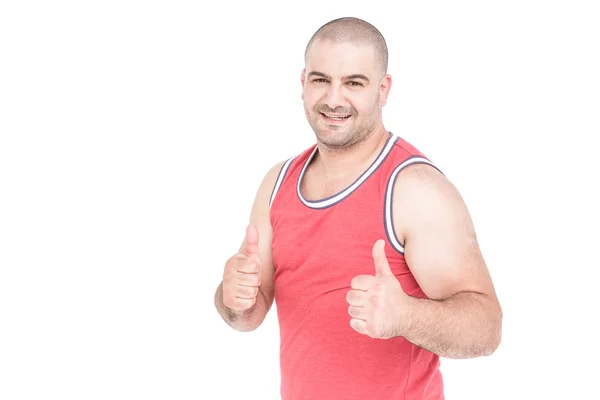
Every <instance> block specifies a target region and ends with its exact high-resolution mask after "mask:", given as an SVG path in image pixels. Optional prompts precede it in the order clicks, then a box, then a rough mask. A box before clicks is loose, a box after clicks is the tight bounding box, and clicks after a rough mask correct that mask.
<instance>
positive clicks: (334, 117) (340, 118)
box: [324, 114, 349, 120]
mask: <svg viewBox="0 0 600 400" xmlns="http://www.w3.org/2000/svg"><path fill="white" fill-rule="evenodd" d="M324 115H325V116H326V117H327V118H331V119H339V120H342V119H346V118H348V117H349V115H346V116H345V117H336V116H333V115H327V114H324Z"/></svg>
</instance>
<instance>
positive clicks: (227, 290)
mask: <svg viewBox="0 0 600 400" xmlns="http://www.w3.org/2000/svg"><path fill="white" fill-rule="evenodd" d="M259 286H260V259H259V257H258V231H257V230H256V227H254V226H253V225H250V226H248V228H246V238H245V240H244V246H243V248H242V249H241V250H240V251H239V252H238V253H237V254H235V255H234V256H233V257H231V258H230V259H229V260H227V262H226V263H225V270H224V272H223V304H224V305H225V306H227V307H229V308H230V309H232V310H235V311H245V310H248V309H249V308H251V307H252V306H254V304H255V303H256V296H257V295H258V288H259Z"/></svg>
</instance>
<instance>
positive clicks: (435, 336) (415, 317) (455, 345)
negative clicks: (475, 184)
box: [393, 165, 502, 358]
mask: <svg viewBox="0 0 600 400" xmlns="http://www.w3.org/2000/svg"><path fill="white" fill-rule="evenodd" d="M396 179H397V181H396V185H395V191H394V203H393V219H394V225H395V226H396V227H398V228H397V230H396V235H397V237H398V238H399V239H400V240H401V241H402V242H403V243H404V254H405V259H406V262H407V264H408V266H409V268H410V270H411V272H412V273H413V275H414V277H415V279H416V280H417V282H418V283H419V285H420V287H421V289H422V290H423V292H424V293H425V295H426V296H427V297H428V298H427V299H422V298H416V297H410V306H409V307H408V314H407V316H406V318H407V319H408V321H407V324H406V328H405V332H403V333H402V336H404V337H405V338H406V339H407V340H409V341H410V342H412V343H414V344H416V345H417V346H420V347H422V348H425V349H427V350H429V351H432V352H434V353H436V354H438V355H440V356H443V357H447V358H469V357H478V356H486V355H490V354H492V353H493V352H494V351H495V350H496V348H497V347H498V346H499V344H500V340H501V331H502V309H501V307H500V304H499V302H498V299H497V297H496V293H495V290H494V286H493V284H492V280H491V277H490V274H489V272H488V269H487V266H486V263H485V261H484V258H483V256H482V254H481V252H480V249H479V245H478V242H477V238H476V235H475V229H474V227H473V223H472V220H471V217H470V215H469V212H468V210H467V207H466V205H465V204H464V202H463V199H462V197H461V196H460V194H459V193H458V191H457V190H456V188H455V187H454V186H453V185H452V184H451V183H450V182H449V181H448V180H447V179H446V178H445V177H444V176H443V175H441V174H440V173H439V172H438V171H436V170H435V169H433V168H432V167H430V166H427V165H413V166H410V167H408V168H407V169H406V170H404V171H402V172H401V173H400V174H399V175H398V177H397V178H396Z"/></svg>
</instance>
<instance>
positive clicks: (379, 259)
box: [373, 239, 393, 276]
mask: <svg viewBox="0 0 600 400" xmlns="http://www.w3.org/2000/svg"><path fill="white" fill-rule="evenodd" d="M384 247H385V241H384V240H383V239H379V240H378V241H377V242H375V245H374V246H373V261H374V262H375V276H383V275H393V274H392V270H391V269H390V264H389V263H388V260H387V257H386V256H385V250H384Z"/></svg>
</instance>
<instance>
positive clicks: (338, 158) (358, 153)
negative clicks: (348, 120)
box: [315, 125, 390, 178]
mask: <svg viewBox="0 0 600 400" xmlns="http://www.w3.org/2000/svg"><path fill="white" fill-rule="evenodd" d="M389 135H390V134H389V132H388V131H387V130H386V129H385V128H384V127H383V126H382V125H380V126H379V127H378V128H376V129H374V130H373V131H372V132H371V133H369V135H368V136H367V137H365V138H364V139H362V140H360V141H359V142H357V143H355V144H353V145H351V146H349V147H345V148H343V149H335V148H329V147H327V146H325V145H323V144H322V143H318V147H319V151H318V153H317V154H316V156H317V157H316V160H315V161H316V162H317V163H318V164H319V167H320V168H322V170H323V172H324V173H325V175H326V176H328V177H332V178H335V177H340V176H344V175H347V174H348V173H352V172H353V171H356V170H363V169H364V168H365V165H369V164H371V163H372V162H373V161H374V160H375V157H377V155H378V154H379V152H380V151H381V149H382V148H383V146H385V143H386V141H387V140H388V138H389Z"/></svg>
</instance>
